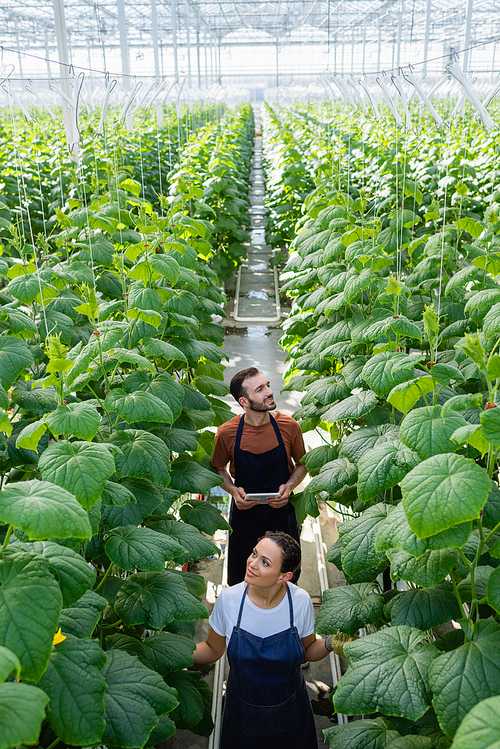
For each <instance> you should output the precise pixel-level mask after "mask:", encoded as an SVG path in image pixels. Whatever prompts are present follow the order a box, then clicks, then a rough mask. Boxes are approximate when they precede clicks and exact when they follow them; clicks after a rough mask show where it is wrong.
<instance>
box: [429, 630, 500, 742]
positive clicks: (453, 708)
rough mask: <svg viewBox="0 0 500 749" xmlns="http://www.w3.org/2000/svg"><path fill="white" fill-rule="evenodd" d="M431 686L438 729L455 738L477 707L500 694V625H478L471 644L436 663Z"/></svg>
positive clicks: (437, 660) (448, 654)
mask: <svg viewBox="0 0 500 749" xmlns="http://www.w3.org/2000/svg"><path fill="white" fill-rule="evenodd" d="M429 683H430V686H431V689H432V692H433V699H432V704H433V705H434V709H435V711H436V713H437V716H438V720H439V725H440V726H441V728H442V730H443V731H444V733H445V734H446V735H447V736H453V735H454V734H455V732H456V730H457V728H458V727H459V725H460V723H461V722H462V720H463V719H464V718H465V716H466V714H467V713H468V712H469V710H470V709H471V708H472V707H474V705H477V703H478V702H481V700H485V699H487V698H488V697H494V696H496V695H498V693H499V691H500V687H499V685H500V624H497V623H496V622H493V621H486V620H482V621H481V620H480V621H478V622H476V624H475V625H474V632H473V636H472V640H470V641H468V642H465V643H464V644H463V645H461V646H460V647H459V648H456V649H455V650H452V651H451V652H449V653H443V654H442V655H440V656H439V658H437V659H436V660H435V661H434V663H433V664H432V666H431V668H430V669H429Z"/></svg>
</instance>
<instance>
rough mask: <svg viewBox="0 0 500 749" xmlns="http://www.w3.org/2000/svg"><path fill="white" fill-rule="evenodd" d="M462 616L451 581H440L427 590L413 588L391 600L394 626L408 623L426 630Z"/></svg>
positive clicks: (391, 616) (391, 615)
mask: <svg viewBox="0 0 500 749" xmlns="http://www.w3.org/2000/svg"><path fill="white" fill-rule="evenodd" d="M459 617H460V608H459V606H458V602H457V599H456V598H455V595H454V593H453V587H452V585H451V583H447V582H444V583H440V584H439V585H435V586H434V587H433V588H428V589H427V590H420V589H412V590H406V591H404V593H400V594H399V595H398V596H396V598H394V599H392V601H391V609H390V618H391V622H392V624H393V625H394V626H398V625H400V624H406V625H407V626H408V627H415V629H421V630H422V631H425V630H427V629H432V628H433V627H438V626H439V625H440V624H446V622H449V621H451V620H452V619H458V618H459Z"/></svg>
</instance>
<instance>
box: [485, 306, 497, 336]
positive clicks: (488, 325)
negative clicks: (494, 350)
mask: <svg viewBox="0 0 500 749" xmlns="http://www.w3.org/2000/svg"><path fill="white" fill-rule="evenodd" d="M499 334H500V303H497V304H494V305H493V307H492V308H491V309H489V310H488V312H487V313H486V315H485V317H484V320H483V335H484V337H485V338H492V337H493V336H497V335H499Z"/></svg>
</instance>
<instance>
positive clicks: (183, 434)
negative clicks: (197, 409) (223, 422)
mask: <svg viewBox="0 0 500 749" xmlns="http://www.w3.org/2000/svg"><path fill="white" fill-rule="evenodd" d="M155 434H157V436H158V437H160V438H161V439H162V440H163V442H164V443H165V444H166V446H167V447H168V449H169V450H172V451H173V452H176V453H179V454H180V453H183V452H186V451H187V450H189V451H190V452H191V451H192V452H196V450H197V449H198V436H199V435H198V434H197V433H196V432H191V431H189V430H188V429H169V427H165V426H162V427H159V428H158V429H157V430H155Z"/></svg>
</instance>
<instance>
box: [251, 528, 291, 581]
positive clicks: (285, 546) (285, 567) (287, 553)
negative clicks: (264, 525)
mask: <svg viewBox="0 0 500 749" xmlns="http://www.w3.org/2000/svg"><path fill="white" fill-rule="evenodd" d="M263 538H269V539H270V540H271V541H274V543H275V544H276V545H277V546H279V547H280V551H281V572H295V571H296V570H298V569H299V567H300V562H301V558H302V552H301V549H300V545H299V544H298V543H297V541H296V540H295V539H294V538H292V537H291V536H289V535H288V533H284V532H283V531H266V532H265V533H264V535H263V536H261V537H260V538H259V541H262V539H263ZM259 541H257V543H259Z"/></svg>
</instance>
